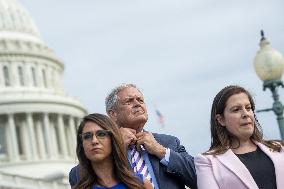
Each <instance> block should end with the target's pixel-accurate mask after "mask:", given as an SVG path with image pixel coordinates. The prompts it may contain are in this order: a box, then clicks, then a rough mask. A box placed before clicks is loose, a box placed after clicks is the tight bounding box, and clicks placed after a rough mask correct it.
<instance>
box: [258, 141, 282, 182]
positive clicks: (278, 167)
mask: <svg viewBox="0 0 284 189" xmlns="http://www.w3.org/2000/svg"><path fill="white" fill-rule="evenodd" d="M256 144H257V145H258V146H259V147H260V149H261V150H262V151H263V152H264V153H265V154H266V155H268V156H269V158H270V159H271V160H272V162H273V164H274V169H275V176H276V184H277V188H281V187H283V185H284V180H283V175H284V168H283V166H284V158H283V157H284V151H283V149H282V151H281V152H273V151H272V150H270V149H269V148H268V147H266V146H265V145H263V144H261V143H258V142H256Z"/></svg>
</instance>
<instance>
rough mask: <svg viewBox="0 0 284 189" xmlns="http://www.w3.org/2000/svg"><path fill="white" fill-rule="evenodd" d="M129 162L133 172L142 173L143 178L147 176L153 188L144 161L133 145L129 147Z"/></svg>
mask: <svg viewBox="0 0 284 189" xmlns="http://www.w3.org/2000/svg"><path fill="white" fill-rule="evenodd" d="M131 163H132V167H133V170H134V172H135V173H138V174H141V175H143V177H144V178H147V179H148V180H149V181H150V182H151V184H152V186H153V188H155V187H154V184H153V181H152V177H151V175H150V173H149V170H148V167H147V165H146V162H145V160H144V159H143V157H142V156H141V154H140V153H139V152H138V151H137V150H136V148H135V147H133V148H132V149H131Z"/></svg>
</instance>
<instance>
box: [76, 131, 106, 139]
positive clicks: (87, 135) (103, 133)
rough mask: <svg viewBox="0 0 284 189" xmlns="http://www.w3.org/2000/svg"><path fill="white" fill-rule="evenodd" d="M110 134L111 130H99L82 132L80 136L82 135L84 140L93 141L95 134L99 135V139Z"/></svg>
mask: <svg viewBox="0 0 284 189" xmlns="http://www.w3.org/2000/svg"><path fill="white" fill-rule="evenodd" d="M110 134H111V131H109V130H98V131H96V132H86V133H82V134H81V135H80V136H81V138H82V140H85V141H92V140H93V137H94V135H95V136H96V137H97V139H98V140H100V139H104V138H106V137H107V136H109V135H110Z"/></svg>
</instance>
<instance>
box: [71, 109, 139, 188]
mask: <svg viewBox="0 0 284 189" xmlns="http://www.w3.org/2000/svg"><path fill="white" fill-rule="evenodd" d="M87 122H94V123H96V124H97V125H99V126H100V127H102V128H103V129H105V130H109V131H110V133H111V134H110V137H111V145H112V157H113V165H114V169H113V170H114V172H115V175H116V177H117V179H118V180H119V181H120V182H122V183H124V184H125V185H126V186H127V188H131V189H144V186H143V183H142V182H141V181H139V179H138V178H137V177H134V174H133V171H132V169H131V168H130V165H129V163H128V160H127V155H126V148H125V146H124V143H123V139H122V136H121V134H120V131H119V129H118V127H117V125H116V124H115V123H114V122H113V121H112V120H111V119H110V118H109V117H108V116H106V115H103V114H98V113H94V114H89V115H87V116H85V117H84V118H83V120H82V122H81V123H80V126H79V128H78V131H77V147H76V153H77V157H78V160H79V167H80V180H79V182H78V184H76V185H75V186H74V189H86V188H92V186H93V185H94V184H98V177H97V175H96V173H95V171H94V170H93V168H92V165H91V161H90V160H89V159H88V158H87V157H86V155H85V152H84V148H83V143H82V138H81V134H82V131H83V128H84V126H85V124H86V123H87Z"/></svg>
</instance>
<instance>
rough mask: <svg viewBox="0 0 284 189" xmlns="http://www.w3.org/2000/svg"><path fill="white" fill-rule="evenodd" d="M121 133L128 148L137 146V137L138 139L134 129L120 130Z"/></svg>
mask: <svg viewBox="0 0 284 189" xmlns="http://www.w3.org/2000/svg"><path fill="white" fill-rule="evenodd" d="M119 130H120V133H121V135H122V138H123V141H124V145H125V147H126V148H127V147H128V146H129V145H131V144H133V145H134V144H135V143H136V141H137V137H136V130H134V129H130V128H123V127H121V128H119Z"/></svg>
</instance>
